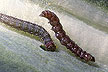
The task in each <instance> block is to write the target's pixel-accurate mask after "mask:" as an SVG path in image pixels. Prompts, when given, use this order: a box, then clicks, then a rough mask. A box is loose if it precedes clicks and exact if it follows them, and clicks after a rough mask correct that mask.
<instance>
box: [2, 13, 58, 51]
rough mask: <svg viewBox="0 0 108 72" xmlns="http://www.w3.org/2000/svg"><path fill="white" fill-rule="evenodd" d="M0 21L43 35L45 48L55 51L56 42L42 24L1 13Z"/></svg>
mask: <svg viewBox="0 0 108 72" xmlns="http://www.w3.org/2000/svg"><path fill="white" fill-rule="evenodd" d="M0 21H1V22H3V23H5V24H7V25H9V26H12V27H14V28H17V29H20V30H22V31H25V32H28V33H30V34H33V35H36V36H39V37H41V38H42V40H43V41H44V45H45V47H43V49H44V50H47V51H55V49H56V46H55V45H54V42H53V41H52V39H51V37H50V35H49V33H48V32H47V31H46V30H45V29H44V28H43V27H42V26H39V25H36V24H34V23H30V22H28V21H24V20H21V19H17V18H14V17H12V16H8V15H5V14H1V13H0ZM40 47H42V45H41V46H40Z"/></svg>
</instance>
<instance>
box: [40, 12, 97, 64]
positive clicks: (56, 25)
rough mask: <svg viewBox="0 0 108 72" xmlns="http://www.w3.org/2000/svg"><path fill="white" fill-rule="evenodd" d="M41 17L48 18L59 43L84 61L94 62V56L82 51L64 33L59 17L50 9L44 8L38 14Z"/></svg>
mask: <svg viewBox="0 0 108 72" xmlns="http://www.w3.org/2000/svg"><path fill="white" fill-rule="evenodd" d="M40 16H41V17H45V18H47V19H48V20H49V23H50V24H51V25H52V30H53V31H54V32H55V36H56V37H57V39H59V41H60V43H61V44H62V45H64V46H66V47H67V49H69V50H70V51H72V52H73V53H74V54H75V55H77V56H79V57H80V58H81V59H84V60H85V61H87V62H88V61H93V62H95V58H94V57H93V56H92V55H91V54H89V53H87V52H86V51H83V50H82V49H81V48H80V47H79V46H78V45H77V44H75V42H74V41H72V40H71V39H70V38H69V36H67V35H66V33H65V31H64V30H63V27H62V25H61V23H60V21H59V18H58V17H57V16H56V15H55V14H54V13H53V12H51V11H49V10H45V11H43V12H42V13H41V14H40Z"/></svg>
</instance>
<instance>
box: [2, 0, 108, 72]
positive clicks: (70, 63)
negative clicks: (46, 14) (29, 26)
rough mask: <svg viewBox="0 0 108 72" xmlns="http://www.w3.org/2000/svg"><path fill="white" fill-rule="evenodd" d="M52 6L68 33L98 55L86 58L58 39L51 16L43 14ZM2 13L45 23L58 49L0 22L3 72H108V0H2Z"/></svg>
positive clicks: (37, 22)
mask: <svg viewBox="0 0 108 72" xmlns="http://www.w3.org/2000/svg"><path fill="white" fill-rule="evenodd" d="M43 10H51V11H52V12H54V13H55V14H56V15H57V16H58V17H59V19H60V22H61V24H62V25H63V29H64V30H65V31H66V33H67V35H69V36H70V38H71V39H72V40H73V41H75V42H76V43H77V44H78V45H79V46H80V47H81V48H82V49H83V50H85V51H87V52H89V53H90V54H92V55H93V56H94V57H95V58H96V62H95V63H92V62H88V63H86V62H84V61H83V60H81V59H80V58H78V57H76V56H75V55H74V54H73V53H71V51H69V50H68V49H66V47H64V46H62V45H61V44H60V42H59V41H58V40H57V39H56V37H55V34H54V32H53V31H52V30H51V25H50V24H48V20H47V19H45V18H42V17H40V16H39V14H40V13H41V12H42V11H43ZM0 13H3V14H7V15H10V16H13V17H16V18H19V19H22V20H26V21H29V22H32V23H36V24H38V25H40V26H42V27H44V28H45V29H46V30H47V31H48V32H49V34H50V35H51V37H52V39H53V40H54V42H55V44H56V46H57V51H55V52H48V51H44V50H42V49H41V48H40V47H39V46H40V45H41V44H43V43H42V41H41V40H40V38H39V37H36V36H34V35H31V34H29V33H25V32H23V31H19V30H17V29H14V28H12V27H10V26H7V25H5V24H3V23H1V22H0V72H108V1H107V0H0Z"/></svg>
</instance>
